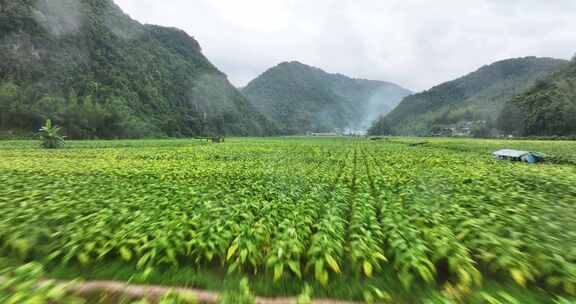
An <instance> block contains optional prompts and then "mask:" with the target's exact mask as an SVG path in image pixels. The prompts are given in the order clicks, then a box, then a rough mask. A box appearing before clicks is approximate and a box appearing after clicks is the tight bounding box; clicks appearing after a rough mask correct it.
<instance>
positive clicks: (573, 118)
mask: <svg viewBox="0 0 576 304" xmlns="http://www.w3.org/2000/svg"><path fill="white" fill-rule="evenodd" d="M498 126H499V128H500V129H501V130H502V131H503V132H506V133H508V134H515V135H519V136H566V135H576V57H575V58H574V59H573V60H572V62H571V64H570V65H569V66H567V67H566V68H564V69H561V70H560V71H558V72H557V73H554V74H553V75H551V76H550V77H548V78H546V79H543V80H540V81H538V82H537V83H536V85H535V86H534V87H532V88H531V89H530V90H529V91H528V92H526V93H524V94H520V95H518V96H516V97H514V98H513V99H511V100H510V101H508V102H507V103H506V106H505V107H504V110H503V111H502V114H501V115H500V118H499V119H498Z"/></svg>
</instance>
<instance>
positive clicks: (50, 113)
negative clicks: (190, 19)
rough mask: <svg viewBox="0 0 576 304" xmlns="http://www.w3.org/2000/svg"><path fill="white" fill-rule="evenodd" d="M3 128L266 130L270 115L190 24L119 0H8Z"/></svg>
mask: <svg viewBox="0 0 576 304" xmlns="http://www.w3.org/2000/svg"><path fill="white" fill-rule="evenodd" d="M0 37H2V39H1V40H0V131H2V130H4V133H7V132H6V131H13V132H18V131H27V132H33V131H35V130H37V129H38V128H39V127H40V125H41V124H42V122H43V121H44V120H45V119H47V118H50V119H52V120H53V121H54V122H55V123H57V124H58V125H60V126H62V128H63V130H64V132H65V133H66V135H67V136H69V137H71V138H115V137H146V136H166V135H168V136H191V135H202V134H203V135H216V134H218V135H250V134H251V135H264V134H265V133H266V132H273V131H274V128H273V126H271V125H270V123H269V122H268V121H267V120H266V119H265V118H264V117H263V116H262V115H260V114H258V112H257V111H256V110H255V109H254V107H253V106H251V105H250V103H249V102H248V101H247V100H246V99H245V98H244V97H243V96H242V95H241V94H240V93H239V92H238V91H237V90H236V89H235V88H233V87H232V86H231V85H230V83H229V82H228V80H227V79H226V76H225V75H224V74H222V73H221V72H220V71H218V70H217V69H216V68H215V67H214V66H213V65H212V64H211V63H210V62H209V61H208V60H207V59H206V58H205V57H204V56H203V55H202V53H201V49H200V46H199V44H198V43H197V42H196V41H195V40H194V39H193V38H192V37H189V36H188V35H187V34H186V33H184V32H183V31H180V30H178V29H172V28H164V27H160V26H153V25H141V24H139V23H138V22H136V21H134V20H132V19H130V18H129V17H128V16H126V15H124V14H123V13H122V11H121V10H120V8H118V7H117V6H116V5H115V4H114V3H113V2H112V1H111V0H27V1H21V0H19V1H10V0H2V1H1V2H0Z"/></svg>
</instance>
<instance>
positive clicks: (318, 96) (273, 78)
mask: <svg viewBox="0 0 576 304" xmlns="http://www.w3.org/2000/svg"><path fill="white" fill-rule="evenodd" d="M242 92H243V93H244V94H245V95H246V97H248V98H249V99H250V101H251V102H252V103H253V104H254V105H255V106H256V107H257V108H258V109H259V110H260V111H261V112H262V113H263V114H264V115H266V116H267V117H268V118H269V119H270V120H272V121H274V122H276V123H277V124H278V126H279V129H280V131H281V133H282V134H303V133H306V132H308V131H311V132H332V131H334V130H335V129H346V128H351V129H365V128H367V127H368V126H369V124H370V122H371V121H373V120H374V119H376V118H377V117H378V115H379V114H383V113H387V112H389V111H391V110H392V109H393V108H394V107H395V106H396V105H397V104H398V103H399V102H400V100H401V99H402V98H403V97H405V96H407V95H409V94H410V93H411V92H410V91H409V90H406V89H404V88H402V87H400V86H398V85H395V84H392V83H389V82H383V81H372V80H363V79H352V78H349V77H346V76H344V75H340V74H328V73H326V72H324V71H322V70H321V69H318V68H314V67H311V66H307V65H304V64H302V63H299V62H285V63H281V64H279V65H278V66H276V67H273V68H271V69H270V70H268V71H266V72H265V73H264V74H262V75H261V76H259V77H258V78H256V79H255V80H253V81H252V82H251V83H249V84H248V85H247V86H246V87H245V88H244V89H243V90H242Z"/></svg>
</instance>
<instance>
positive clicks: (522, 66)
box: [370, 57, 568, 135]
mask: <svg viewBox="0 0 576 304" xmlns="http://www.w3.org/2000/svg"><path fill="white" fill-rule="evenodd" d="M567 63H568V61H566V60H560V59H553V58H537V57H524V58H514V59H507V60H502V61H498V62H495V63H493V64H490V65H486V66H483V67H481V68H480V69H478V70H477V71H475V72H472V73H470V74H468V75H466V76H463V77H461V78H458V79H456V80H453V81H449V82H446V83H442V84H440V85H437V86H435V87H433V88H431V89H429V90H427V91H424V92H421V93H417V94H414V95H410V96H408V97H406V98H405V99H404V100H402V102H401V103H400V104H399V105H398V107H396V108H395V109H394V110H393V111H391V112H390V113H389V114H388V115H386V116H384V117H381V118H380V119H379V120H377V121H376V122H375V123H374V124H373V126H372V127H371V129H370V133H371V134H397V135H429V134H433V133H435V132H436V130H438V129H441V128H443V127H445V126H447V125H453V124H457V123H461V122H472V121H483V122H485V123H486V124H487V127H488V128H492V127H493V125H494V124H495V122H496V120H497V118H498V117H499V115H500V113H501V112H502V109H503V108H504V105H505V103H506V102H507V101H508V100H509V99H511V98H512V97H513V96H516V95H518V94H521V93H523V92H525V91H527V90H528V89H530V88H531V87H532V86H533V85H534V84H535V83H536V82H537V81H538V80H541V79H544V78H546V77H547V76H549V75H551V74H552V73H553V72H555V71H557V70H558V69H560V68H562V67H565V66H566V65H567ZM494 127H495V126H494Z"/></svg>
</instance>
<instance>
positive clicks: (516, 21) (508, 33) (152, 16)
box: [115, 0, 576, 90]
mask: <svg viewBox="0 0 576 304" xmlns="http://www.w3.org/2000/svg"><path fill="white" fill-rule="evenodd" d="M115 1H116V3H117V4H118V5H120V7H122V8H123V9H124V10H125V11H126V12H127V13H128V14H129V15H131V16H132V17H133V18H135V19H137V20H139V21H141V22H144V23H154V24H160V25H165V26H175V27H179V28H181V29H184V30H186V31H187V32H188V33H189V34H190V35H192V36H194V37H196V38H197V39H198V40H199V42H200V43H201V45H202V46H203V49H204V53H205V54H206V55H207V56H208V58H210V59H211V60H212V61H213V63H214V64H215V65H216V66H218V67H219V68H220V69H221V70H222V71H224V72H225V73H227V74H228V75H229V77H230V79H231V81H232V82H234V83H235V84H236V85H239V86H241V85H245V84H246V83H247V82H248V81H250V80H251V79H253V78H254V77H256V76H258V75H259V74H260V73H262V72H264V71H265V70H266V69H268V68H270V67H271V66H273V65H276V64H277V63H279V62H282V61H287V60H299V61H302V62H303V63H306V64H310V65H314V66H318V67H320V68H323V69H325V70H327V71H328V72H339V73H342V74H346V75H349V76H352V77H360V78H368V79H376V80H387V81H392V82H396V83H399V84H401V85H404V86H406V87H407V88H409V89H413V90H422V89H427V88H429V87H431V86H433V85H435V84H438V83H441V82H444V81H447V80H451V79H453V78H456V77H459V76H462V75H464V74H466V73H468V72H471V71H473V70H475V69H477V68H479V67H481V66H482V65H484V64H489V63H491V62H494V61H496V60H500V59H506V58H511V57H522V56H548V57H557V58H570V57H571V56H572V55H573V54H574V53H575V52H576V39H575V38H574V29H575V28H576V18H574V14H575V13H576V1H573V0H547V1H542V0H477V1H461V0H440V1H431V0H314V1H310V0H242V1H238V0H193V1H190V0H163V1H160V0H115Z"/></svg>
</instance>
